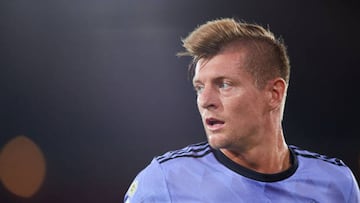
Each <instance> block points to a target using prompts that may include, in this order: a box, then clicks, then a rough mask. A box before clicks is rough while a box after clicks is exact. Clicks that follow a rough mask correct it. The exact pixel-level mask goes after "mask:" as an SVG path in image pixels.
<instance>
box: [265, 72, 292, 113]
mask: <svg viewBox="0 0 360 203" xmlns="http://www.w3.org/2000/svg"><path fill="white" fill-rule="evenodd" d="M267 85H268V87H267V89H268V93H269V103H268V104H269V107H270V108H271V109H272V110H274V109H277V108H281V106H282V103H283V101H284V99H285V97H286V89H287V84H286V82H285V80H284V79H282V78H275V79H273V80H271V81H269V83H268V84H267Z"/></svg>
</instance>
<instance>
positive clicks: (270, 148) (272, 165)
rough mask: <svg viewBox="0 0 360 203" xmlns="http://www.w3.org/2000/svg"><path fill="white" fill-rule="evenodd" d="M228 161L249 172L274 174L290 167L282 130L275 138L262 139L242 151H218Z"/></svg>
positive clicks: (288, 153)
mask: <svg viewBox="0 0 360 203" xmlns="http://www.w3.org/2000/svg"><path fill="white" fill-rule="evenodd" d="M220 150H221V151H222V153H224V154H225V156H227V157H228V158H229V159H231V160H232V161H234V162H235V163H237V164H239V165H241V166H243V167H245V168H248V169H250V170H253V171H256V172H259V173H265V174H274V173H280V172H282V171H285V170H286V169H288V168H289V167H290V165H291V164H290V152H289V149H288V147H287V144H286V143H285V140H284V136H283V133H282V130H280V132H279V133H278V134H276V138H275V139H274V138H273V137H272V138H270V139H266V138H264V139H263V141H262V142H261V143H258V144H257V145H255V146H252V147H248V148H246V149H243V150H234V149H225V148H223V149H220Z"/></svg>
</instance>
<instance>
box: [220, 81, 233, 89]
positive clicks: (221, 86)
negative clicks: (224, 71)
mask: <svg viewBox="0 0 360 203" xmlns="http://www.w3.org/2000/svg"><path fill="white" fill-rule="evenodd" d="M229 87H230V84H229V83H228V82H221V83H220V84H219V88H220V89H228V88H229Z"/></svg>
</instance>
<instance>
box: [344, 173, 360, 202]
mask: <svg viewBox="0 0 360 203" xmlns="http://www.w3.org/2000/svg"><path fill="white" fill-rule="evenodd" d="M349 171H350V169H349ZM350 175H351V189H350V195H349V200H348V201H347V202H348V203H353V202H360V189H359V185H358V183H357V182H356V179H355V177H354V174H353V173H352V172H351V171H350Z"/></svg>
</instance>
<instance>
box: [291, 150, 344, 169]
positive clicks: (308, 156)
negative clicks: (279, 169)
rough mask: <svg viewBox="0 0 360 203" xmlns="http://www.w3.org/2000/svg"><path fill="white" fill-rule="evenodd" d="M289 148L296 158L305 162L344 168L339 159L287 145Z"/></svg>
mask: <svg viewBox="0 0 360 203" xmlns="http://www.w3.org/2000/svg"><path fill="white" fill-rule="evenodd" d="M289 148H290V149H291V150H292V151H293V152H294V154H295V155H296V156H297V157H301V158H303V159H304V160H306V161H309V162H311V161H319V162H320V163H324V164H330V166H331V165H333V166H339V167H342V166H344V167H346V165H345V163H344V162H343V161H342V160H341V159H339V158H336V157H330V156H327V155H323V154H319V153H316V152H312V151H309V150H305V149H302V148H300V147H297V146H294V145H289Z"/></svg>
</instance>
